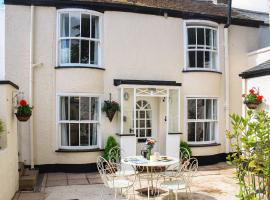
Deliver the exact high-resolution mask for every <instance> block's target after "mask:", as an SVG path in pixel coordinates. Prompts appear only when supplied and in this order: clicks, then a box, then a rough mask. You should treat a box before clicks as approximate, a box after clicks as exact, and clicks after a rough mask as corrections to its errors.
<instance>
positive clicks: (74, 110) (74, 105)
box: [70, 97, 79, 121]
mask: <svg viewBox="0 0 270 200" xmlns="http://www.w3.org/2000/svg"><path fill="white" fill-rule="evenodd" d="M70 120H77V121H78V120H79V97H70Z"/></svg>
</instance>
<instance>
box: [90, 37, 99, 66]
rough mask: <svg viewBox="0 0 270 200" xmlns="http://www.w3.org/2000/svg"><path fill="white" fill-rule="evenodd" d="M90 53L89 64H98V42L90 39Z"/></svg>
mask: <svg viewBox="0 0 270 200" xmlns="http://www.w3.org/2000/svg"><path fill="white" fill-rule="evenodd" d="M90 48H91V49H90V53H91V57H90V58H91V64H95V65H97V64H98V42H95V41H91V47H90Z"/></svg>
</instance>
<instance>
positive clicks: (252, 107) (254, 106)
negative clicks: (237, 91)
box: [246, 103, 259, 110]
mask: <svg viewBox="0 0 270 200" xmlns="http://www.w3.org/2000/svg"><path fill="white" fill-rule="evenodd" d="M246 106H247V107H248V108H249V109H251V110H255V109H257V108H258V106H259V104H256V103H246Z"/></svg>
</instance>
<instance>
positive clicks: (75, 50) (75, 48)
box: [71, 40, 80, 63]
mask: <svg viewBox="0 0 270 200" xmlns="http://www.w3.org/2000/svg"><path fill="white" fill-rule="evenodd" d="M79 45H80V41H79V40H71V63H79V56H80V51H79Z"/></svg>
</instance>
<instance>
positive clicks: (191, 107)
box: [188, 99, 196, 119]
mask: <svg viewBox="0 0 270 200" xmlns="http://www.w3.org/2000/svg"><path fill="white" fill-rule="evenodd" d="M188 119H196V99H189V100H188Z"/></svg>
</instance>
